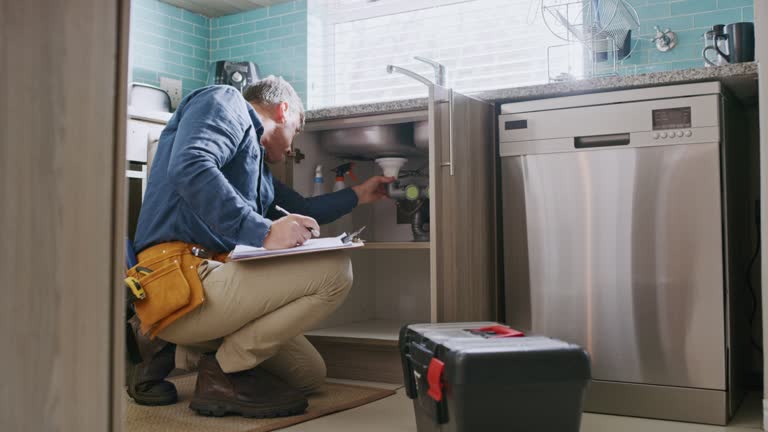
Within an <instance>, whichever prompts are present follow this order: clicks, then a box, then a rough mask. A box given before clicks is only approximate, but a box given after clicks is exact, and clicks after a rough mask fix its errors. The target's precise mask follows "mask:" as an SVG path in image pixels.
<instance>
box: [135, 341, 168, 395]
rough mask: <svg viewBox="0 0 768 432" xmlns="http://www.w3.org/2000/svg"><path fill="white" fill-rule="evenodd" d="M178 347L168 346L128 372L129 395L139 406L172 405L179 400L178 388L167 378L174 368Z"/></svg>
mask: <svg viewBox="0 0 768 432" xmlns="http://www.w3.org/2000/svg"><path fill="white" fill-rule="evenodd" d="M175 354H176V345H173V344H166V345H165V346H164V347H163V348H162V349H161V350H160V351H159V352H157V353H156V354H155V355H154V356H152V357H150V358H149V360H144V361H143V362H141V363H138V364H132V365H130V366H129V367H130V369H129V371H128V395H129V396H131V397H132V398H133V400H134V401H136V403H137V404H139V405H171V404H175V403H176V402H177V401H178V400H179V396H178V394H177V393H176V386H174V385H173V383H171V382H169V381H166V380H165V378H166V377H168V374H169V373H171V371H172V370H173V367H174V356H175Z"/></svg>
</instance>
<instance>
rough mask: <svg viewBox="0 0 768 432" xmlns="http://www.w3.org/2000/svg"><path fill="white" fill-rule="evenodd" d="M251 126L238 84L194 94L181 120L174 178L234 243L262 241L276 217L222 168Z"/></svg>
mask: <svg viewBox="0 0 768 432" xmlns="http://www.w3.org/2000/svg"><path fill="white" fill-rule="evenodd" d="M241 111H242V112H241ZM250 127H253V125H252V123H251V122H250V119H249V118H248V114H247V109H246V108H245V106H244V104H243V102H242V96H241V95H240V94H239V93H237V91H236V90H234V89H232V90H231V91H230V90H229V89H225V90H219V91H217V92H215V93H213V92H212V95H207V96H206V97H200V96H198V97H197V98H194V99H192V100H191V101H190V102H189V104H188V105H187V106H186V107H185V112H184V113H183V118H182V119H181V121H180V122H179V126H178V130H177V132H176V138H175V140H174V144H173V150H172V151H171V156H170V161H169V164H168V178H169V180H170V182H171V184H172V185H173V187H174V188H175V190H176V192H177V193H178V194H179V195H180V196H181V198H182V199H183V200H184V202H185V203H186V204H187V205H188V206H189V207H190V209H191V210H192V212H194V213H195V214H196V215H197V216H198V217H199V218H200V219H201V220H202V221H203V222H205V223H206V224H207V225H208V226H209V228H210V229H211V230H212V231H214V232H216V234H218V235H219V236H221V237H223V238H225V239H226V240H228V241H230V242H231V243H233V244H244V245H251V246H258V247H260V246H262V244H263V242H264V238H265V237H266V235H267V233H268V231H269V228H270V226H271V225H272V222H271V221H270V220H269V219H266V218H264V217H263V216H261V215H260V214H258V212H256V211H255V210H254V209H253V207H252V206H251V205H250V204H249V203H248V202H247V201H246V200H245V199H244V198H243V196H242V195H241V194H240V193H239V192H238V191H237V190H235V188H234V187H232V185H231V184H230V183H229V181H228V180H227V179H226V178H225V177H224V175H223V173H222V172H221V168H222V167H223V166H224V165H225V164H226V163H227V162H229V161H230V160H231V159H232V158H233V157H234V156H235V155H236V154H237V152H238V151H240V150H241V144H242V142H243V140H244V138H245V135H246V133H247V132H248V128H250Z"/></svg>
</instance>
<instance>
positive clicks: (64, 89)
mask: <svg viewBox="0 0 768 432" xmlns="http://www.w3.org/2000/svg"><path fill="white" fill-rule="evenodd" d="M127 13H128V0H56V1H50V0H25V1H18V2H17V1H2V2H0V179H1V180H2V181H1V183H2V185H3V186H0V202H2V205H1V206H0V240H2V245H3V247H2V249H0V274H2V275H3V282H2V284H0V295H1V296H2V300H0V340H2V341H3V345H4V347H5V352H4V353H3V359H2V360H0V364H1V365H2V368H0V431H4V432H11V431H61V432H70V431H71V432H91V431H93V432H97V431H98V432H105V431H120V430H121V424H122V414H121V411H120V410H121V407H122V404H123V388H122V381H123V380H122V376H123V369H122V358H123V345H122V339H121V332H124V327H120V326H119V325H121V324H122V323H120V324H118V322H119V321H122V320H119V319H118V318H119V317H120V316H122V315H121V314H122V299H123V298H124V294H123V293H124V291H123V290H124V287H123V286H122V283H121V278H120V275H121V274H122V273H123V262H124V261H123V253H122V251H123V247H124V242H125V240H124V239H125V123H126V121H125V120H126V97H125V95H126V91H127V73H128V64H127V51H126V47H127V44H126V42H127V33H128V30H127V27H126V25H127V22H128V21H127V19H128V18H127V17H128V14H127Z"/></svg>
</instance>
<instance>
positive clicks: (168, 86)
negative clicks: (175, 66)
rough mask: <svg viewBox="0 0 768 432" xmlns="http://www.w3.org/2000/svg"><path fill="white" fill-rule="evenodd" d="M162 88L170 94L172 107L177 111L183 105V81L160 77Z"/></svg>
mask: <svg viewBox="0 0 768 432" xmlns="http://www.w3.org/2000/svg"><path fill="white" fill-rule="evenodd" d="M160 88H161V89H163V90H165V91H166V92H168V95H169V96H170V97H171V106H172V107H173V109H174V110H176V108H177V107H178V106H179V103H181V80H177V79H173V78H168V77H160Z"/></svg>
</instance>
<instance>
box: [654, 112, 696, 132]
mask: <svg viewBox="0 0 768 432" xmlns="http://www.w3.org/2000/svg"><path fill="white" fill-rule="evenodd" d="M690 127H691V107H685V108H667V109H658V110H653V130H664V129H687V128H690Z"/></svg>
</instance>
